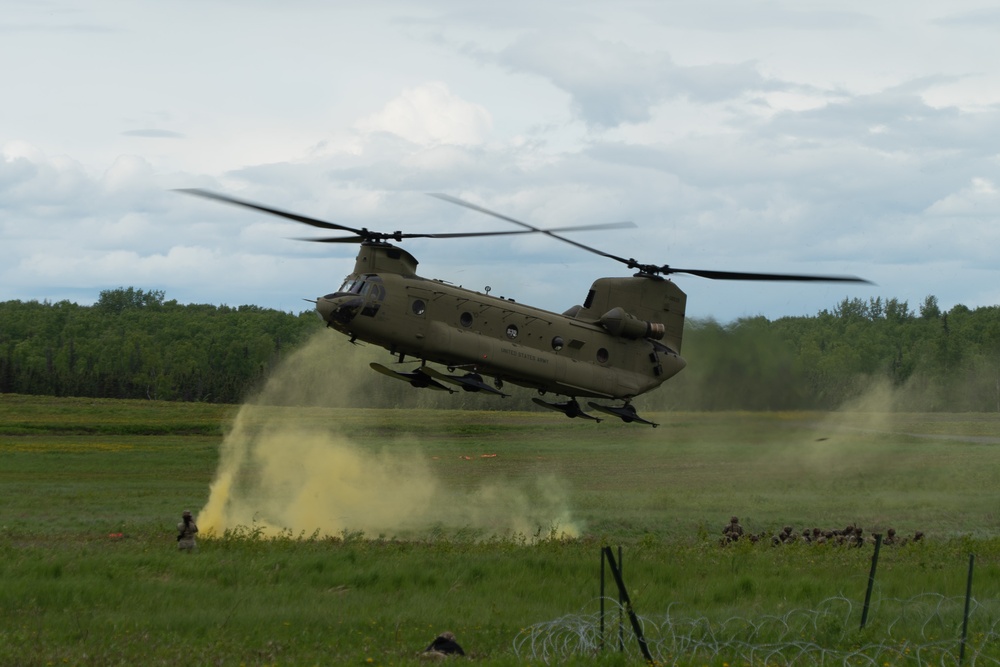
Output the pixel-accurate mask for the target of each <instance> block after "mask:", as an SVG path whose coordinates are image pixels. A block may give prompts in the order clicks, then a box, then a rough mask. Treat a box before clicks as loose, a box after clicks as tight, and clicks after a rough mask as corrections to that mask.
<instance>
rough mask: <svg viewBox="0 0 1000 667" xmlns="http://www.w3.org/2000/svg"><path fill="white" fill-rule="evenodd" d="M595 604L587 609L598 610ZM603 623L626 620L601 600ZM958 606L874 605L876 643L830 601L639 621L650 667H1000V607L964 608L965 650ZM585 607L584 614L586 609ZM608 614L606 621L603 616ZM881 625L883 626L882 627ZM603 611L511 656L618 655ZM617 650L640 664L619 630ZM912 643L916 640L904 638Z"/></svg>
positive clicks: (851, 611) (918, 599)
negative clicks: (751, 614) (753, 614)
mask: <svg viewBox="0 0 1000 667" xmlns="http://www.w3.org/2000/svg"><path fill="white" fill-rule="evenodd" d="M599 603H600V598H595V600H594V601H593V602H592V603H591V604H592V605H595V606H596V605H597V604H599ZM604 605H605V606H606V607H607V608H608V614H610V615H614V614H616V613H618V614H619V615H620V618H625V614H626V613H627V609H626V608H625V606H624V605H621V604H619V602H618V601H617V600H614V599H611V598H604ZM964 605H965V598H963V597H945V596H943V595H938V594H935V593H925V594H921V595H918V596H915V597H912V598H909V599H905V600H904V599H896V598H885V599H876V600H875V601H874V602H873V606H874V608H875V610H876V611H877V613H878V616H879V617H880V618H881V619H882V621H881V622H880V624H879V628H884V630H879V632H880V633H883V636H882V637H881V638H880V640H872V639H871V635H872V634H873V632H871V631H867V632H866V631H861V630H859V629H858V627H857V619H858V617H859V613H860V612H859V608H860V604H859V603H858V602H856V601H854V600H850V599H849V598H846V597H842V596H836V597H831V598H827V599H825V600H823V601H822V602H820V603H819V604H818V605H817V606H816V607H815V608H813V609H794V610H791V611H788V612H786V613H784V614H782V615H780V616H779V615H771V616H762V617H760V618H746V617H738V616H733V617H729V618H724V619H716V620H713V619H710V618H708V617H707V616H684V615H680V614H676V613H674V610H673V609H672V608H668V609H667V611H666V613H663V614H660V615H657V616H648V615H639V616H638V618H639V622H640V624H641V626H642V632H643V635H644V637H645V641H646V645H647V647H648V648H649V652H650V654H651V656H652V659H653V661H654V662H657V663H663V664H673V663H674V662H676V661H678V660H685V661H689V660H698V661H705V662H707V663H711V662H712V661H713V660H725V661H727V662H729V663H731V664H742V663H747V664H752V665H758V664H766V665H796V664H804V665H871V666H872V667H883V665H886V664H889V665H943V666H944V665H947V666H948V667H952V666H954V665H958V664H967V665H1000V604H998V603H997V602H996V601H989V602H988V603H983V602H980V601H977V600H975V599H972V600H971V606H970V616H969V617H970V620H972V621H973V623H974V626H975V627H976V632H974V633H973V635H972V637H971V639H970V641H967V642H966V644H965V655H964V661H961V663H960V659H959V658H960V654H961V653H962V640H961V637H960V636H959V631H960V627H961V624H962V614H963V607H964ZM589 606H590V605H588V607H589ZM606 615H607V614H606ZM887 619H888V620H887ZM600 628H601V612H600V611H593V612H587V611H581V612H580V613H577V614H570V615H567V616H563V617H561V618H557V619H555V620H552V621H548V622H544V623H536V624H535V625H532V626H530V627H527V628H525V629H523V630H522V631H521V632H520V633H519V634H518V635H517V636H516V637H515V639H514V642H513V650H514V654H515V655H517V656H518V657H519V658H522V659H525V660H533V661H541V662H544V663H546V664H550V663H559V662H562V661H564V660H566V659H568V658H570V657H578V656H597V655H599V654H600V653H601V651H602V650H604V651H614V650H618V648H619V647H618V646H616V645H615V644H616V637H617V633H618V628H617V626H616V627H614V628H613V629H612V631H611V634H613V635H614V636H609V633H608V632H606V633H604V635H602V633H601V630H600ZM626 633H627V635H626V637H627V640H626V641H625V642H624V643H623V644H622V646H621V649H622V650H623V651H624V652H625V653H626V655H627V656H628V657H629V658H635V659H637V660H645V657H644V656H643V655H642V654H641V653H640V649H639V645H638V644H637V643H636V642H635V641H634V638H633V637H628V634H631V632H630V631H629V630H628V629H627V628H626ZM908 635H913V636H908Z"/></svg>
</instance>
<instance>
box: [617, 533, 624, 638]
mask: <svg viewBox="0 0 1000 667" xmlns="http://www.w3.org/2000/svg"><path fill="white" fill-rule="evenodd" d="M618 574H619V575H620V576H621V578H622V581H625V560H624V559H623V558H622V545H620V544H619V545H618ZM624 602H625V601H624V600H623V599H622V591H621V589H619V590H618V652H619V653H624V652H625V618H624V614H623V613H622V610H623V609H624V608H625V604H624Z"/></svg>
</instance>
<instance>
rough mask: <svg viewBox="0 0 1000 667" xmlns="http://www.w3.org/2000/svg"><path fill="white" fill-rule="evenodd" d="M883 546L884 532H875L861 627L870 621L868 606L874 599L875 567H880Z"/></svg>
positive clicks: (863, 627)
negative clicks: (880, 552) (880, 551)
mask: <svg viewBox="0 0 1000 667" xmlns="http://www.w3.org/2000/svg"><path fill="white" fill-rule="evenodd" d="M881 546H882V533H876V534H875V553H873V554H872V569H871V570H869V571H868V589H867V590H866V591H865V606H864V607H862V608H861V629H862V630H864V629H865V624H866V623H868V606H869V605H870V604H871V601H872V588H874V587H875V569H876V568H877V567H878V551H879V548H880V547H881Z"/></svg>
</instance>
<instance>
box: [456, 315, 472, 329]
mask: <svg viewBox="0 0 1000 667" xmlns="http://www.w3.org/2000/svg"><path fill="white" fill-rule="evenodd" d="M458 322H459V324H461V325H462V326H463V327H465V328H466V329H468V328H469V327H471V326H472V313H470V312H468V311H466V312H464V313H462V314H461V315H460V316H459V317H458Z"/></svg>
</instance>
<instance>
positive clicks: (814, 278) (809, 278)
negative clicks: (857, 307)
mask: <svg viewBox="0 0 1000 667" xmlns="http://www.w3.org/2000/svg"><path fill="white" fill-rule="evenodd" d="M658 271H659V272H660V273H663V274H668V273H687V274H689V275H692V276H700V277H702V278H710V279H712V280H757V281H774V282H779V281H789V282H828V283H829V282H834V283H866V284H868V285H871V284H872V282H871V281H870V280H865V279H864V278H859V277H858V276H821V275H811V274H795V273H745V272H742V271H712V270H708V269H676V268H674V267H672V266H661V267H659V269H658Z"/></svg>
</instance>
